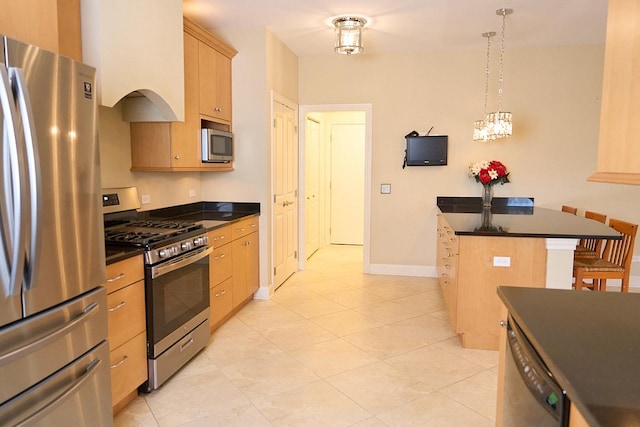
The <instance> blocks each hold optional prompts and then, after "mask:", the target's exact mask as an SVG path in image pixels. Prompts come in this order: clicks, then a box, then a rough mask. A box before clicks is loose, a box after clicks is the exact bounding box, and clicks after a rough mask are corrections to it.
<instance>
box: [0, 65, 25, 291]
mask: <svg viewBox="0 0 640 427" xmlns="http://www.w3.org/2000/svg"><path fill="white" fill-rule="evenodd" d="M0 108H2V112H3V114H4V124H3V131H2V132H3V136H2V138H3V141H2V142H3V146H2V168H3V170H2V172H0V174H2V178H1V179H2V181H3V182H2V191H3V193H2V200H1V201H0V204H1V205H2V208H1V209H2V212H1V213H2V230H1V231H2V252H4V253H3V254H2V255H3V258H2V260H1V262H0V265H1V266H0V274H1V275H2V284H3V285H4V287H5V289H4V292H5V294H6V295H15V294H16V292H18V291H19V289H20V287H21V285H22V279H23V270H24V251H25V241H26V240H25V229H24V228H25V227H24V225H23V222H22V219H23V216H22V213H23V212H24V208H25V206H26V202H25V198H24V188H25V185H26V183H25V179H26V178H25V174H24V170H23V168H22V167H21V162H20V160H21V152H20V145H19V143H18V136H17V133H16V129H17V128H18V126H17V119H16V117H17V114H16V111H15V107H14V104H13V94H12V91H11V83H10V81H9V75H8V73H7V71H6V69H5V68H4V67H3V66H0ZM5 137H6V139H5Z"/></svg>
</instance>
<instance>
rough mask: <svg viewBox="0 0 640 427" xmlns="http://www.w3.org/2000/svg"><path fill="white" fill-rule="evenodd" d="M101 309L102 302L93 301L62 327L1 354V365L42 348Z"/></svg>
mask: <svg viewBox="0 0 640 427" xmlns="http://www.w3.org/2000/svg"><path fill="white" fill-rule="evenodd" d="M99 310H100V304H98V303H97V302H92V303H91V304H89V305H88V306H87V307H86V308H85V309H84V310H83V311H82V314H80V315H79V316H78V317H76V318H75V319H71V320H70V321H69V322H66V323H65V324H64V325H62V327H60V328H58V329H57V330H55V331H45V332H44V333H43V334H41V335H39V336H38V337H36V338H35V339H34V340H33V341H31V342H30V343H28V344H26V345H23V346H21V347H19V348H17V349H15V350H13V351H9V352H7V353H5V354H0V366H1V365H5V364H8V363H11V362H13V361H14V360H17V359H20V358H21V357H24V356H25V355H26V354H29V353H31V352H33V351H35V350H37V349H39V348H42V347H44V346H46V345H48V344H49V343H51V342H52V341H55V340H57V339H58V338H60V337H61V336H63V335H65V334H67V333H69V331H70V330H71V329H73V328H75V327H76V326H79V325H81V324H82V323H83V322H84V321H86V320H87V318H88V317H89V316H92V315H93V314H97V313H98V312H99Z"/></svg>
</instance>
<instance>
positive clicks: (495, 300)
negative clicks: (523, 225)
mask: <svg viewBox="0 0 640 427" xmlns="http://www.w3.org/2000/svg"><path fill="white" fill-rule="evenodd" d="M437 233H438V243H437V251H436V257H437V259H436V268H437V271H438V277H439V282H440V289H441V290H442V294H443V297H444V302H445V305H446V308H447V312H448V314H449V320H450V322H451V325H452V327H453V329H454V330H455V332H456V333H457V334H458V336H459V338H460V341H461V343H462V346H463V347H467V348H479V349H488V350H498V346H499V337H498V336H499V329H500V328H499V326H498V324H499V320H500V305H501V302H500V298H499V297H498V294H497V288H498V286H500V285H509V286H527V287H540V288H543V287H545V282H546V259H547V258H546V257H547V250H546V247H545V239H542V238H526V237H500V236H479V235H463V236H459V235H456V234H455V230H454V229H453V228H452V227H451V226H450V225H449V224H448V223H447V220H446V218H445V217H444V215H442V214H439V215H438V230H437ZM495 257H501V258H508V259H509V262H510V265H509V266H508V267H501V266H496V265H494V258H495Z"/></svg>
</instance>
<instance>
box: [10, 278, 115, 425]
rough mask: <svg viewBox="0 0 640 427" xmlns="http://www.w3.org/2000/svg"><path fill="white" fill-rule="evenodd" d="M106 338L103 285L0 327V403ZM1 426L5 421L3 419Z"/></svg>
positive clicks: (105, 304) (106, 390)
mask: <svg viewBox="0 0 640 427" xmlns="http://www.w3.org/2000/svg"><path fill="white" fill-rule="evenodd" d="M106 337H107V290H106V288H104V287H100V288H97V289H96V290H95V291H93V292H91V293H89V294H88V295H85V296H82V297H78V298H76V299H74V300H72V301H70V302H68V303H66V304H63V305H62V306H60V307H56V308H54V309H51V310H47V311H45V312H43V313H40V314H38V315H37V316H33V317H32V318H30V319H27V320H24V321H21V322H17V323H14V324H12V325H11V326H8V327H5V328H4V329H0V343H2V345H1V346H0V379H1V386H0V403H2V402H4V401H6V400H8V399H11V398H13V397H15V396H16V395H19V394H20V393H22V392H23V391H24V390H27V389H28V388H29V387H32V386H33V385H34V384H37V383H38V382H40V381H42V379H43V378H46V377H47V376H49V375H51V374H53V373H54V372H56V371H58V370H60V369H61V368H63V367H64V366H65V365H67V364H68V363H70V362H71V361H72V360H74V359H76V358H78V357H80V356H82V355H83V354H84V353H86V352H87V351H89V350H91V349H92V348H93V347H95V346H96V345H98V344H99V343H100V342H102V341H103V340H105V339H106ZM108 360H109V359H108V357H107V364H108ZM105 387H106V389H105V390H103V392H104V395H105V397H106V396H110V395H111V394H110V392H109V385H108V383H107V385H106V386H105ZM0 425H5V424H3V423H2V422H1V421H0Z"/></svg>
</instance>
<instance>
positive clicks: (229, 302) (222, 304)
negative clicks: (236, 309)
mask: <svg viewBox="0 0 640 427" xmlns="http://www.w3.org/2000/svg"><path fill="white" fill-rule="evenodd" d="M210 303H211V316H210V317H211V319H210V322H211V326H215V325H216V323H218V322H219V321H220V320H222V318H224V316H226V315H227V314H229V313H230V312H231V310H232V308H233V277H230V278H228V279H227V280H225V281H224V282H222V283H220V284H219V285H217V286H214V287H213V288H212V289H211V295H210Z"/></svg>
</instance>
